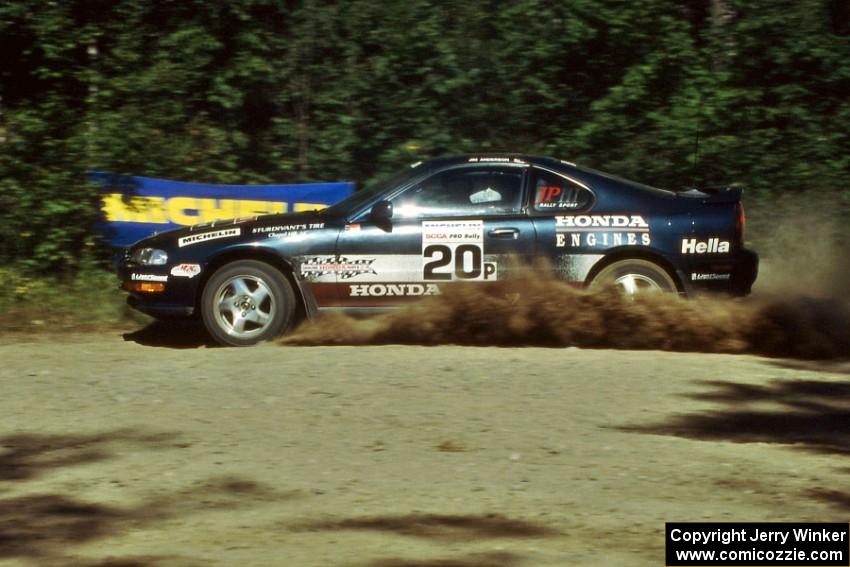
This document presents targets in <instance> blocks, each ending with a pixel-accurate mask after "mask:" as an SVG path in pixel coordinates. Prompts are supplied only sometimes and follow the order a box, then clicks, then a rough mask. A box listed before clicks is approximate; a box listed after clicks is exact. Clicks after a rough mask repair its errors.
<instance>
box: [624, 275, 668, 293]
mask: <svg viewBox="0 0 850 567" xmlns="http://www.w3.org/2000/svg"><path fill="white" fill-rule="evenodd" d="M614 285H615V286H617V288H618V289H620V290H621V291H622V292H623V293H624V294H625V295H635V294H637V293H643V292H646V291H661V286H660V285H658V282H656V281H655V280H653V279H652V278H650V277H647V276H644V275H643V274H623V275H622V276H620V277H618V278H617V279H615V280H614Z"/></svg>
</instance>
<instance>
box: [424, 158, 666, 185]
mask: <svg viewBox="0 0 850 567" xmlns="http://www.w3.org/2000/svg"><path fill="white" fill-rule="evenodd" d="M466 163H491V164H494V165H495V164H499V163H506V164H509V163H514V164H517V163H528V164H531V165H537V166H541V167H546V168H550V169H555V170H557V171H560V172H562V173H565V174H570V173H572V174H573V175H574V176H575V177H577V178H579V179H580V180H582V181H584V182H586V183H589V184H591V185H598V184H599V183H600V182H603V183H604V184H612V183H613V184H615V185H619V186H621V187H625V188H628V189H631V190H635V189H636V190H640V191H649V192H652V193H656V194H659V193H663V194H668V195H671V194H673V192H672V191H669V190H667V189H660V188H658V187H653V186H651V185H646V184H644V183H639V182H637V181H632V180H630V179H625V178H623V177H619V176H617V175H612V174H610V173H606V172H604V171H599V170H596V169H593V168H590V167H582V166H579V165H576V164H575V163H573V162H570V161H566V160H562V159H556V158H553V157H548V156H536V155H529V154H521V153H510V152H504V153H487V152H482V153H477V154H460V155H452V156H443V157H437V158H434V159H430V160H427V161H424V162H420V163H418V164H414V167H419V166H420V165H422V166H425V167H426V168H428V169H429V170H431V171H434V170H437V169H442V168H444V167H452V166H455V165H462V164H466Z"/></svg>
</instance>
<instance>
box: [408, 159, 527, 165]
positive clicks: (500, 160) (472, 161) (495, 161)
mask: <svg viewBox="0 0 850 567" xmlns="http://www.w3.org/2000/svg"><path fill="white" fill-rule="evenodd" d="M488 162H489V163H518V164H521V165H528V162H527V161H525V160H524V159H519V158H506V157H472V158H469V160H468V161H467V163H488ZM420 163H421V162H420Z"/></svg>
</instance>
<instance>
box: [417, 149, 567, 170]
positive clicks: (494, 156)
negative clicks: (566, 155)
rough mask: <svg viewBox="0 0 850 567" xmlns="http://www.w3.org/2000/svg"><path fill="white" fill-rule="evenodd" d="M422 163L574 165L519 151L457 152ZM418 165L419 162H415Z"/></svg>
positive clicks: (427, 164)
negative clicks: (457, 153)
mask: <svg viewBox="0 0 850 567" xmlns="http://www.w3.org/2000/svg"><path fill="white" fill-rule="evenodd" d="M421 163H422V165H426V166H428V167H429V168H434V169H436V168H441V167H446V166H453V165H460V164H464V163H493V164H498V163H531V164H534V165H547V166H550V167H553V166H561V167H563V166H565V165H566V166H572V167H575V164H573V163H570V162H567V161H563V160H558V159H555V158H551V157H545V156H534V155H528V154H519V153H507V152H505V153H486V152H482V153H475V154H472V153H470V154H459V155H450V156H442V157H437V158H433V159H429V160H427V161H424V162H421ZM417 165H419V164H417Z"/></svg>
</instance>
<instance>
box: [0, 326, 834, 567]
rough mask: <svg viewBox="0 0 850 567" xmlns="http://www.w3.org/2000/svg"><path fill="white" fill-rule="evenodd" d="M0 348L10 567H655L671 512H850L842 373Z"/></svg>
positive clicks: (379, 351)
mask: <svg viewBox="0 0 850 567" xmlns="http://www.w3.org/2000/svg"><path fill="white" fill-rule="evenodd" d="M175 347H188V348H175ZM0 360H2V361H3V364H2V366H0V380H2V385H3V396H2V399H0V423H2V438H0V445H2V448H0V564H3V565H22V566H31V565H60V566H63V565H83V566H86V567H89V566H95V565H97V566H112V567H118V566H121V567H129V566H145V567H147V566H156V567H172V566H180V567H183V566H195V565H239V566H241V567H247V566H254V565H256V566H267V565H284V566H289V565H292V566H312V565H316V566H334V567H335V566H352V567H360V566H377V567H402V566H414V565H416V566H420V567H422V566H424V567H438V566H440V567H473V566H476V567H483V566H492V567H526V566H528V567H534V566H550V565H552V566H554V565H558V566H561V565H593V566H599V565H631V566H640V565H652V566H658V565H662V564H663V545H664V544H663V531H664V522H665V521H847V517H848V512H850V476H848V471H850V468H848V465H850V460H848V455H850V434H848V431H850V429H848V425H849V424H850V396H848V394H850V381H848V372H850V370H848V367H847V366H846V365H841V364H837V365H836V364H833V365H827V366H823V365H821V366H813V365H811V364H805V363H799V362H785V361H781V360H771V359H763V358H757V357H751V356H731V355H707V354H675V353H662V352H647V351H644V352H629V351H613V350H579V349H574V348H569V349H539V348H521V349H507V348H462V347H403V346H379V347H291V346H277V345H266V346H260V347H256V348H250V349H219V348H206V347H199V346H198V344H197V343H196V342H195V341H194V339H193V338H192V336H191V334H189V335H188V336H186V337H183V338H178V339H175V340H174V341H173V342H172V343H170V344H165V345H161V344H160V345H153V344H151V341H150V337H149V336H147V337H146V336H145V335H144V333H135V334H130V335H127V336H126V337H122V336H121V334H120V333H115V334H106V333H104V334H100V335H87V336H80V337H76V338H69V337H53V338H43V337H42V338H26V337H23V338H22V337H11V338H10V337H6V338H3V339H2V343H0Z"/></svg>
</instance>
